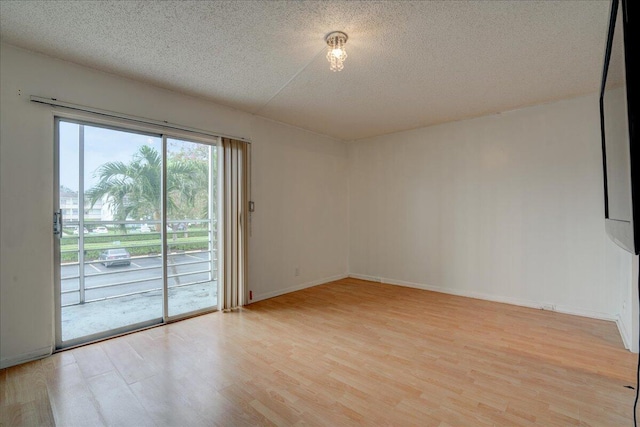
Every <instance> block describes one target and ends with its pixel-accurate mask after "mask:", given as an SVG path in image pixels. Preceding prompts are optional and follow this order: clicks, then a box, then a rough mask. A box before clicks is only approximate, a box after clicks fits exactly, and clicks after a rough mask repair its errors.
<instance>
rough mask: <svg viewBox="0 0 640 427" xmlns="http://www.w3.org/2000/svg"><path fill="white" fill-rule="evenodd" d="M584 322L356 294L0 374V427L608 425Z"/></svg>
mask: <svg viewBox="0 0 640 427" xmlns="http://www.w3.org/2000/svg"><path fill="white" fill-rule="evenodd" d="M636 357H637V356H636V355H634V354H631V353H629V352H628V351H626V350H625V349H624V348H623V346H622V342H621V340H620V336H619V334H618V331H617V328H616V325H615V324H614V323H613V322H607V321H602V320H596V319H588V318H583V317H577V316H569V315H564V314H560V313H555V312H549V311H542V310H535V309H529V308H523V307H517V306H513V305H508V304H500V303H494V302H489V301H482V300H477V299H470V298H463V297H458V296H452V295H445V294H440V293H435V292H428V291H422V290H418V289H412V288H404V287H399V286H391V285H385V284H381V283H373V282H367V281H363V280H357V279H343V280H339V281H337V282H332V283H328V284H325V285H321V286H316V287H313V288H309V289H305V290H302V291H299V292H294V293H290V294H286V295H282V296H280V297H277V298H272V299H269V300H266V301H261V302H258V303H255V304H252V305H250V306H248V307H245V308H244V309H242V310H239V311H237V312H232V313H212V314H207V315H203V316H199V317H195V318H192V319H188V320H185V321H182V322H176V323H172V324H169V325H166V326H163V327H159V328H153V329H148V330H145V331H142V332H139V333H136V334H131V335H127V336H123V337H119V338H115V339H112V340H108V341H104V342H102V343H98V344H93V345H90V346H86V347H81V348H77V349H72V350H68V351H66V352H63V353H58V354H55V355H53V356H52V357H50V358H47V359H43V360H41V361H37V362H32V363H28V364H24V365H21V366H17V367H12V368H9V369H5V370H2V371H0V410H1V412H2V418H1V420H0V421H1V422H2V425H3V426H4V425H6V426H13V425H53V421H55V423H56V424H57V425H61V426H67V425H69V426H74V425H92V426H93V425H96V426H98V425H124V426H129V425H130V426H138V425H159V426H173V425H181V426H183V425H184V426H189V425H194V426H197V425H207V426H212V425H215V426H229V425H233V426H244V425H278V426H287V425H291V426H302V425H313V426H315V425H317V426H336V425H340V426H350V425H376V426H378V425H420V426H438V427H445V426H461V425H464V426H484V425H487V426H523V427H533V426H572V425H575V426H622V425H630V424H631V423H632V419H633V413H632V408H633V399H634V393H635V391H634V390H631V389H629V388H626V386H634V387H635V365H636V361H637V359H636Z"/></svg>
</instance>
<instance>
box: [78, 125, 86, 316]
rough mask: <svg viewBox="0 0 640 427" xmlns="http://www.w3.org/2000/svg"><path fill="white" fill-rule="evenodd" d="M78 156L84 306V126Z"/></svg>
mask: <svg viewBox="0 0 640 427" xmlns="http://www.w3.org/2000/svg"><path fill="white" fill-rule="evenodd" d="M78 156H79V159H78V165H79V168H78V276H79V278H78V286H79V287H80V304H84V302H85V300H86V298H85V292H84V288H85V286H84V261H85V260H84V125H80V126H79V132H78Z"/></svg>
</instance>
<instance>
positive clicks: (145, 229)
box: [140, 224, 151, 233]
mask: <svg viewBox="0 0 640 427" xmlns="http://www.w3.org/2000/svg"><path fill="white" fill-rule="evenodd" d="M140 232H141V233H151V227H149V226H148V225H147V224H142V225H141V226H140Z"/></svg>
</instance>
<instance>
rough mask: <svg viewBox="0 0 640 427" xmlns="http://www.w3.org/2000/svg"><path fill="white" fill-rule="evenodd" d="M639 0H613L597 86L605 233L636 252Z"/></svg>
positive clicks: (639, 220)
mask: <svg viewBox="0 0 640 427" xmlns="http://www.w3.org/2000/svg"><path fill="white" fill-rule="evenodd" d="M638 3H639V1H638V0H631V1H627V0H612V1H611V8H610V12H611V13H610V18H609V31H608V37H607V45H606V51H605V58H604V69H603V72H602V85H601V88H600V127H601V135H602V164H603V169H604V173H603V175H604V211H605V227H606V230H607V234H608V235H609V237H611V239H612V240H613V241H614V242H616V243H617V244H618V245H619V246H621V247H622V248H624V249H626V250H627V251H629V252H631V253H634V254H638V253H639V252H640V128H639V127H640V118H639V114H640V105H639V103H640V99H639V96H638V85H639V84H640V74H639V72H640V67H638V64H640V56H639V55H638V46H639V42H638V40H639V37H640V31H639V28H638V27H639V25H640V23H639V22H638Z"/></svg>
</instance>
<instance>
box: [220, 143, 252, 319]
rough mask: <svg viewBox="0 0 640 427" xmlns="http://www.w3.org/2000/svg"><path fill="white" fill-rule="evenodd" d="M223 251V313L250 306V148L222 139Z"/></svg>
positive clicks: (244, 144)
mask: <svg viewBox="0 0 640 427" xmlns="http://www.w3.org/2000/svg"><path fill="white" fill-rule="evenodd" d="M222 153H223V155H222V162H223V165H222V186H221V190H222V212H221V214H222V215H221V218H222V239H221V241H222V247H221V251H220V254H221V257H222V259H221V261H220V266H221V283H222V286H221V287H220V290H221V295H220V309H221V310H223V311H229V310H233V309H235V308H238V307H241V306H243V305H244V304H246V302H247V244H248V213H249V182H248V181H249V179H248V176H249V144H248V143H246V142H243V141H238V140H236V139H230V138H222Z"/></svg>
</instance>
